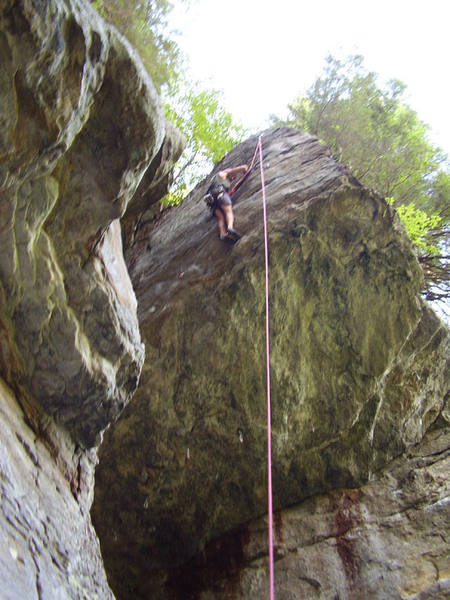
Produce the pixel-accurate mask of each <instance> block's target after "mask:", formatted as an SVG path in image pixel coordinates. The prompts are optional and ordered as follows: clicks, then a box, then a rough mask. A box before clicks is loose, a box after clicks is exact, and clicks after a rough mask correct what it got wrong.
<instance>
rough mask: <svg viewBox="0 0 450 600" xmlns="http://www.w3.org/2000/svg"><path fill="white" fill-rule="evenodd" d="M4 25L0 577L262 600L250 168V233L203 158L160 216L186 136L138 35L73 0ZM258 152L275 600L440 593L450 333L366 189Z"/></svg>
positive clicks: (29, 585)
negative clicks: (165, 105) (125, 34)
mask: <svg viewBox="0 0 450 600" xmlns="http://www.w3.org/2000/svg"><path fill="white" fill-rule="evenodd" d="M0 30H1V35H0V55H1V59H2V71H1V77H2V86H1V87H0V95H1V101H2V114H1V118H0V147H1V159H0V200H1V204H0V249H1V252H0V295H1V312H0V375H1V378H2V380H1V381H0V431H1V437H0V491H1V512H0V517H1V524H0V531H1V539H2V544H1V546H0V579H1V581H2V582H3V586H2V590H1V593H2V594H3V596H2V597H4V598H5V599H6V600H13V599H14V600H16V599H17V598H19V597H21V598H25V599H27V600H28V599H34V598H38V599H40V600H43V599H48V600H50V599H51V600H54V599H61V600H63V599H64V600H66V599H68V598H70V599H72V598H73V599H78V598H88V599H89V600H90V599H94V598H99V599H100V598H101V599H102V600H103V599H108V598H111V599H112V598H113V597H114V595H115V596H116V597H117V598H118V599H120V600H131V599H133V600H134V599H139V598H149V597H151V598H160V599H171V600H178V599H188V598H199V599H202V600H207V599H210V598H218V599H221V598H223V600H225V599H226V598H228V599H229V598H255V599H256V598H258V599H259V598H261V597H264V596H265V595H266V586H267V581H266V567H267V564H266V562H267V561H266V552H267V549H266V542H265V529H266V524H265V513H266V490H265V482H266V472H265V471H266V469H265V454H266V449H265V439H266V432H265V422H266V421H265V390H264V386H265V372H264V330H265V328H264V271H263V267H264V254H263V237H262V218H261V217H262V206H261V188H260V181H259V176H258V170H259V166H258V165H256V166H255V168H254V170H253V171H252V173H251V174H250V176H249V177H248V179H247V180H246V182H245V184H244V185H243V186H242V187H241V188H240V190H239V191H238V192H237V193H236V196H235V198H236V217H237V222H236V225H237V228H238V229H239V230H240V231H241V232H242V233H243V234H244V236H243V238H242V240H241V241H240V242H239V243H238V244H237V245H236V246H235V247H229V246H226V245H224V244H222V243H221V242H220V241H219V240H218V239H217V234H216V231H215V223H214V220H213V219H211V218H210V217H209V215H208V213H207V211H206V210H205V207H204V204H203V202H202V200H201V197H202V195H203V193H204V191H205V189H206V187H207V182H206V181H205V182H203V183H201V184H200V185H199V186H198V187H197V188H196V189H195V190H193V192H192V193H191V195H190V196H189V197H188V198H187V199H186V201H185V202H184V203H183V205H182V206H180V207H176V208H174V209H172V210H169V211H166V212H165V213H163V214H161V216H160V217H159V218H155V211H154V209H153V208H152V206H154V205H155V203H156V202H157V201H158V200H159V199H160V198H161V196H162V195H163V194H164V192H165V190H166V189H167V184H168V182H169V181H170V172H171V168H172V166H173V163H174V161H175V160H176V159H177V157H178V155H179V153H180V152H181V148H182V143H183V142H182V139H181V137H180V135H179V134H178V133H177V132H176V131H175V130H174V128H173V127H172V126H171V125H170V124H168V123H166V122H165V119H164V117H163V113H162V109H161V107H160V104H159V101H158V98H157V96H156V93H155V90H154V88H153V86H152V83H151V81H150V80H149V78H148V75H147V74H146V73H145V71H144V70H143V69H142V66H141V65H140V61H139V58H138V57H137V56H136V55H135V53H134V51H133V49H132V48H130V47H129V45H128V44H127V43H126V41H125V40H123V39H122V38H121V37H120V36H119V35H118V34H117V33H116V32H115V31H114V30H113V29H112V28H110V27H109V26H107V25H106V24H105V23H104V22H103V21H102V20H101V19H100V18H99V17H98V15H96V13H95V12H94V11H93V10H92V8H91V7H90V5H89V4H88V3H86V2H84V1H82V0H49V1H48V2H44V3H42V2H41V3H37V2H33V1H32V0H6V1H5V2H3V4H2V7H1V8H0ZM255 143H256V138H253V139H249V140H247V141H246V142H245V143H243V144H241V145H240V146H238V147H237V148H235V149H234V150H233V152H231V153H230V155H228V156H227V157H225V158H224V160H223V162H222V164H221V165H217V166H216V168H215V170H217V169H219V168H221V167H227V166H232V165H236V164H241V163H243V162H248V161H249V160H250V158H251V155H252V153H253V149H254V146H255ZM263 147H264V167H265V174H266V184H267V196H268V214H269V240H270V241H269V243H270V289H271V292H270V303H271V323H270V326H271V339H272V365H271V369H272V395H273V417H272V419H273V453H274V457H273V458H274V469H273V477H274V501H275V509H276V588H277V598H279V599H280V600H288V599H291V598H298V597H302V598H323V599H330V600H331V599H332V598H337V597H339V598H349V599H353V598H355V599H356V598H365V597H367V598H377V599H379V600H381V599H385V598H417V600H419V598H420V599H422V600H423V599H425V598H430V599H431V598H442V597H445V594H447V595H448V593H449V592H448V579H449V573H448V538H447V536H448V525H449V509H448V506H449V505H448V483H447V479H448V420H449V410H448V405H447V404H445V403H446V398H448V359H449V352H448V339H449V335H448V329H447V328H446V327H445V326H444V325H443V324H442V323H441V321H440V320H439V319H438V318H437V317H436V315H435V314H434V313H433V312H432V311H431V310H430V309H429V308H428V307H427V306H426V305H425V304H424V303H423V302H422V300H421V299H420V295H419V292H420V288H421V273H420V269H419V267H418V264H417V260H416V258H415V255H414V251H413V248H412V246H411V243H410V241H409V240H408V238H407V236H406V234H405V231H404V229H403V227H402V225H401V223H400V222H399V220H398V218H397V216H396V214H395V212H394V211H393V210H392V208H390V207H389V206H387V205H386V203H385V202H384V200H383V199H382V198H381V197H380V196H379V195H378V194H377V193H376V192H374V191H372V190H367V189H364V188H363V187H362V186H361V185H360V184H359V182H358V181H356V180H355V179H354V178H353V177H352V175H351V173H350V172H349V171H348V170H347V169H346V168H345V167H344V166H343V165H340V164H339V163H337V162H336V161H335V160H334V159H333V157H332V156H331V155H330V152H329V151H328V149H327V148H326V147H325V146H323V145H322V144H320V143H319V142H318V141H317V140H316V139H315V138H312V137H311V136H308V135H306V134H303V133H301V132H298V131H294V130H287V129H276V130H270V131H267V132H264V134H263ZM122 248H123V249H122ZM123 254H124V255H125V258H124V255H123ZM144 347H145V348H144ZM108 428H109V429H108ZM102 439H103V443H102ZM99 444H101V445H100V451H99V460H100V462H99V465H98V468H97V473H96V485H95V501H94V505H93V520H94V523H95V528H96V529H95V530H94V528H93V526H92V524H91V520H90V507H91V504H92V501H93V496H94V468H95V465H96V463H97V460H98V458H97V451H98V448H99ZM97 534H98V536H99V539H100V544H99V540H98V538H97ZM100 545H101V550H102V554H103V558H104V560H105V565H106V573H107V575H108V581H107V577H106V573H105V568H104V565H103V560H102V556H101V555H100V549H99V547H100ZM446 581H447V583H446ZM108 582H109V584H108ZM109 586H111V587H112V590H113V591H111V589H110V587H109Z"/></svg>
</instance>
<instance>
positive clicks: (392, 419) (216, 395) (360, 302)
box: [93, 129, 449, 600]
mask: <svg viewBox="0 0 450 600" xmlns="http://www.w3.org/2000/svg"><path fill="white" fill-rule="evenodd" d="M255 143H256V139H250V140H248V141H247V142H245V143H244V144H241V145H240V146H238V147H237V148H236V149H235V150H233V151H232V152H231V153H230V154H229V155H228V156H227V157H226V158H225V159H224V161H223V162H222V164H220V165H218V166H217V167H216V170H217V169H220V168H222V167H228V166H232V165H236V164H241V163H242V162H249V161H250V158H251V156H252V153H253V149H254V146H255ZM263 147H264V168H265V180H266V191H267V197H268V215H269V238H270V242H269V244H270V250H269V253H270V277H269V280H270V289H271V292H270V305H271V322H270V328H271V376H272V406H273V414H272V424H273V481H274V504H275V508H276V510H277V511H280V510H281V509H283V508H285V507H288V506H293V505H295V504H298V503H300V502H301V501H302V500H304V499H305V498H309V497H312V496H314V495H316V494H321V493H325V492H326V491H327V490H332V489H337V488H345V489H347V488H356V487H359V486H361V485H362V484H364V483H365V482H366V481H367V480H368V479H369V478H370V477H372V476H373V473H375V472H377V471H379V470H380V469H382V468H383V467H384V466H385V465H387V464H388V463H389V461H391V460H392V459H393V458H394V457H397V456H399V455H400V454H401V453H402V452H404V450H405V449H407V448H409V447H411V446H412V445H414V444H416V443H418V442H419V441H420V440H421V439H422V438H423V435H424V434H425V432H426V431H427V429H428V428H429V427H430V425H431V424H432V423H433V422H435V421H436V419H437V417H438V415H439V414H440V412H441V410H442V408H443V404H444V398H445V395H446V393H447V386H448V357H449V353H448V330H447V329H446V328H445V327H444V325H443V324H442V323H441V322H440V320H439V319H438V318H437V317H436V316H435V315H434V313H433V312H432V311H431V310H430V309H429V308H428V307H427V306H425V305H424V304H423V302H422V301H421V300H420V297H419V290H420V287H421V273H420V269H419V266H418V263H417V260H416V257H415V255H414V252H413V249H412V246H411V243H410V241H409V240H408V238H407V236H406V234H405V231H404V228H403V226H402V225H401V223H400V221H399V220H398V218H397V216H396V214H395V213H394V211H393V209H392V208H390V207H389V206H388V205H387V204H386V203H385V202H384V200H383V199H382V198H381V197H380V196H379V195H377V194H376V193H375V192H373V191H371V190H367V189H364V188H363V187H362V186H361V185H360V184H359V182H358V181H356V180H355V179H354V178H353V177H352V176H351V174H350V173H349V171H348V170H347V169H346V168H345V167H344V166H342V165H340V164H339V163H337V162H336V161H335V160H334V159H333V158H332V156H331V155H330V152H329V151H328V149H327V148H326V147H325V146H323V145H321V144H320V143H319V142H318V141H317V140H316V139H315V138H312V137H311V136H309V135H306V134H302V133H300V132H298V131H294V130H288V129H277V130H272V131H268V132H265V134H264V135H263ZM258 171H259V167H258V166H255V168H254V170H253V172H252V174H251V175H250V176H249V177H248V179H247V180H246V181H245V183H244V184H243V186H242V187H241V189H240V190H239V191H238V192H237V193H236V196H235V199H236V210H235V212H236V219H237V222H236V225H237V228H238V229H239V230H240V231H241V232H242V233H243V234H244V237H243V238H242V240H241V241H240V242H239V243H238V244H237V245H236V246H234V247H230V246H227V245H224V244H223V243H221V242H220V241H219V240H218V239H217V233H216V230H215V223H214V220H211V219H210V218H209V217H208V214H207V212H206V211H205V208H204V205H203V203H202V200H201V197H202V194H203V193H204V192H205V190H206V187H207V182H204V183H202V184H201V185H199V186H198V188H197V189H196V190H194V191H193V193H192V194H191V195H190V197H189V198H188V199H187V200H186V201H185V202H184V203H183V205H182V206H181V207H177V208H175V209H173V210H172V211H169V212H168V213H166V214H164V215H163V216H162V217H161V218H160V220H159V221H158V222H156V224H155V223H152V224H148V223H147V224H145V223H144V224H142V226H141V227H140V228H139V229H138V230H136V231H135V235H134V238H133V245H132V246H131V247H130V248H128V249H127V251H126V258H127V263H128V266H129V270H130V274H131V278H132V282H133V285H134V288H135V290H136V295H137V298H138V316H139V322H140V326H141V333H142V336H143V340H144V342H145V344H146V362H145V365H144V368H143V372H142V377H141V383H140V387H139V389H138V391H137V394H136V396H135V399H134V400H133V403H132V404H130V405H129V406H128V407H127V408H126V409H125V411H124V413H123V414H122V416H121V419H120V421H119V422H118V423H117V424H116V426H115V427H114V428H112V429H110V430H109V431H108V432H107V434H106V436H105V440H104V444H103V445H102V448H101V453H100V465H99V468H98V470H97V479H96V482H97V483H96V492H95V501H94V505H93V517H94V523H95V525H96V529H97V531H98V533H99V537H100V540H101V545H102V552H103V555H104V558H105V564H106V568H107V570H108V573H109V577H110V583H111V585H112V587H113V589H114V591H115V593H116V594H117V596H118V597H119V598H121V599H123V600H124V599H127V598H148V597H155V598H173V597H176V598H185V595H183V594H184V593H185V591H186V590H185V589H184V590H183V585H181V586H180V588H179V590H181V591H179V592H178V595H175V596H174V595H173V594H174V592H173V587H172V584H171V582H172V583H173V581H174V580H176V578H177V574H179V571H178V569H179V568H180V569H181V568H182V565H183V564H186V563H187V562H188V561H189V559H192V557H194V556H196V555H198V554H199V553H201V552H202V551H203V549H204V548H205V547H206V545H207V544H208V543H210V542H211V541H212V540H216V541H217V540H219V541H218V542H217V543H219V544H220V543H222V544H223V545H222V547H221V548H222V550H221V553H220V556H221V558H222V559H223V560H224V561H225V560H229V561H231V562H232V561H239V556H241V555H242V550H241V546H242V543H237V544H235V541H236V536H235V535H234V534H233V532H236V530H237V531H242V528H243V527H244V525H245V524H247V523H248V522H249V521H251V520H253V519H255V518H257V517H259V516H262V515H264V513H265V511H266V466H265V456H266V412H265V407H266V400H265V370H264V355H265V345H264V333H265V325H264V250H263V223H262V204H261V188H260V179H259V174H258ZM443 414H444V413H443ZM445 414H446V413H445ZM447 416H448V415H447ZM345 493H347V492H342V493H341V492H336V496H335V501H336V502H337V503H338V504H339V502H341V500H340V498H341V497H342V498H345ZM339 494H341V496H339ZM343 494H344V495H343ZM349 494H350V496H349V497H350V498H353V495H352V494H353V492H351V493H350V492H349ZM354 494H356V496H357V494H358V493H357V492H355V493H354ZM356 496H355V497H356ZM342 501H343V500H342ZM338 504H337V505H336V506H338ZM336 510H337V508H336V509H335V510H334V513H333V514H335V513H336ZM399 510H401V506H400V505H399ZM343 518H344V521H345V517H343ZM339 531H340V530H339ZM230 532H231V533H230ZM342 535H344V534H342ZM227 540H228V541H229V545H228V546H227V543H228V542H227ZM238 542H239V536H238ZM241 542H242V540H241ZM380 543H382V544H384V543H386V544H388V543H389V540H388V538H386V539H385V540H383V542H380ZM345 544H346V542H345V541H344V546H345ZM227 556H228V558H225V557H227ZM337 556H338V558H339V553H338V554H337ZM342 569H343V571H342V574H341V577H344V578H345V568H344V567H342ZM245 576H246V575H245V574H244V577H245ZM294 576H295V575H294ZM308 577H309V575H308ZM311 577H313V575H311ZM318 577H319V575H317V574H316V579H317V578H318ZM313 578H314V577H313ZM317 580H318V581H319V579H317ZM319 583H320V581H319ZM249 585H250V584H249ZM251 585H253V584H251ZM322 585H324V584H322V583H320V586H322ZM294 587H295V586H294ZM313 587H314V585H313ZM243 589H244V590H245V589H246V591H244V592H243V593H242V595H239V594H238V593H237V595H236V596H234V595H229V596H226V595H224V596H223V597H224V598H225V597H229V598H234V597H244V598H246V597H255V598H256V597H260V596H258V594H256V592H255V594H256V595H254V596H248V594H250V591H249V588H248V587H247V588H245V585H244V588H243ZM339 589H341V588H339ZM342 589H344V588H342ZM208 597H213V596H208ZM284 597H285V598H288V597H289V598H290V597H294V596H292V595H291V596H289V595H288V594H286V595H285V596H284ZM317 597H322V596H320V595H319V596H317ZM323 597H324V598H325V597H326V598H328V597H329V598H331V597H334V596H329V595H327V594H326V593H325V595H324V596H323ZM344 597H345V595H344ZM380 597H381V596H380Z"/></svg>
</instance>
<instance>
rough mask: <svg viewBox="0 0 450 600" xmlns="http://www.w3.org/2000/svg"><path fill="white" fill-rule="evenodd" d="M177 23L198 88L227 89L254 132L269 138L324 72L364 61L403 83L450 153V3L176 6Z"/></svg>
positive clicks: (230, 105)
mask: <svg viewBox="0 0 450 600" xmlns="http://www.w3.org/2000/svg"><path fill="white" fill-rule="evenodd" d="M174 4H175V9H174V12H173V17H172V19H171V21H170V24H171V26H172V27H174V28H176V29H179V30H180V31H182V35H181V37H177V42H178V44H179V45H180V47H181V48H182V50H183V52H184V53H185V54H186V55H187V56H188V60H189V63H190V68H191V75H192V78H193V79H194V80H201V81H203V82H205V87H209V88H211V87H212V88H215V89H219V90H223V92H224V96H223V104H224V106H225V108H226V109H227V110H229V111H230V112H231V113H232V114H233V116H234V117H235V119H236V120H237V121H239V122H241V123H242V124H243V125H244V126H245V127H248V128H256V129H263V128H264V127H266V126H267V124H268V122H267V119H268V117H269V115H270V114H276V115H277V116H284V115H285V113H286V106H287V104H288V103H289V102H291V101H292V100H293V99H294V98H295V97H296V96H298V95H300V94H303V93H304V92H305V91H306V90H307V89H308V88H309V87H310V86H311V85H312V83H313V82H314V80H315V79H316V78H317V76H318V75H319V74H320V73H321V71H322V69H323V66H324V64H325V63H324V59H325V57H326V56H327V54H329V53H331V54H333V55H334V56H337V57H341V58H343V57H345V56H347V55H349V54H355V53H358V54H362V55H363V56H364V58H365V66H366V68H367V69H368V70H371V71H375V72H376V73H378V75H379V76H380V82H383V81H386V80H388V79H392V78H395V79H400V80H401V81H403V82H404V83H405V84H406V85H407V97H406V99H407V101H408V104H409V105H410V106H411V107H412V108H413V109H414V110H416V111H417V113H418V116H419V118H420V119H421V120H422V121H424V122H425V123H427V124H428V125H430V127H431V132H430V140H431V141H432V142H433V143H434V144H437V145H439V146H440V147H441V148H442V149H443V150H444V151H445V152H447V153H448V154H450V119H449V106H450V102H449V96H450V84H449V74H450V69H449V59H450V42H449V39H450V28H449V27H450V1H449V0H427V1H426V2H419V1H417V0H378V2H368V1H367V0H332V1H331V0H307V1H304V0H191V8H190V9H189V10H188V12H186V10H185V7H184V4H183V3H181V2H177V0H174Z"/></svg>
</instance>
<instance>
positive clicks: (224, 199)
mask: <svg viewBox="0 0 450 600" xmlns="http://www.w3.org/2000/svg"><path fill="white" fill-rule="evenodd" d="M232 204H233V203H232V201H231V197H230V194H229V193H228V192H225V191H223V192H222V193H221V194H220V197H219V198H217V199H216V200H215V201H214V205H215V206H216V208H220V207H221V206H232Z"/></svg>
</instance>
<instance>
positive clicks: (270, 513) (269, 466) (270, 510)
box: [258, 136, 275, 600]
mask: <svg viewBox="0 0 450 600" xmlns="http://www.w3.org/2000/svg"><path fill="white" fill-rule="evenodd" d="M258 147H259V164H260V171H261V188H262V196H263V212H264V256H265V273H266V374H267V512H268V517H269V523H268V528H269V586H270V594H269V598H270V600H274V598H275V592H274V573H273V572H274V568H273V503H272V419H271V403H270V344H269V249H268V236H267V209H266V187H265V183H264V167H263V155H262V142H261V136H259V139H258Z"/></svg>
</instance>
